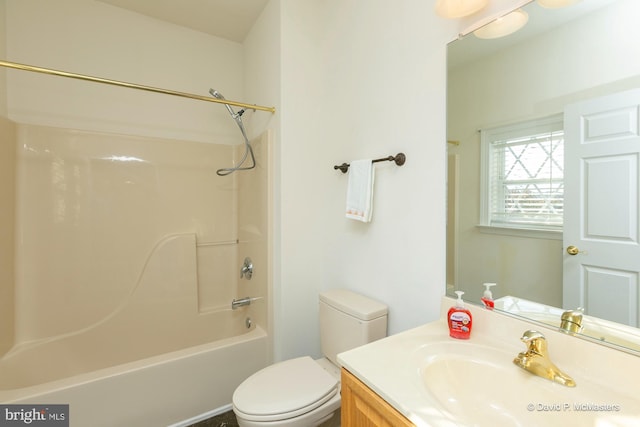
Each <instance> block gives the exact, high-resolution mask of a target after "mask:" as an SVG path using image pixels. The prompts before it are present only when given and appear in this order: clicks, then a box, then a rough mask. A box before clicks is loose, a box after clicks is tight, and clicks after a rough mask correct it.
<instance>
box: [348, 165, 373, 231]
mask: <svg viewBox="0 0 640 427" xmlns="http://www.w3.org/2000/svg"><path fill="white" fill-rule="evenodd" d="M373 178H374V177H373V164H372V163H371V160H370V159H368V160H355V161H352V162H351V164H350V166H349V184H348V186H347V218H351V219H356V220H358V221H362V222H370V221H371V212H372V210H373Z"/></svg>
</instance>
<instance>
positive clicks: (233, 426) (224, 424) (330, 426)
mask: <svg viewBox="0 0 640 427" xmlns="http://www.w3.org/2000/svg"><path fill="white" fill-rule="evenodd" d="M189 427H238V421H236V416H235V414H234V413H233V411H229V412H225V413H224V414H220V415H216V416H215V417H213V418H209V419H208V420H204V421H200V422H198V423H195V424H192V425H190V426H189ZM319 427H340V410H338V411H337V413H336V414H335V415H334V416H333V417H332V418H331V419H330V420H329V421H327V422H325V423H324V424H322V425H321V426H319Z"/></svg>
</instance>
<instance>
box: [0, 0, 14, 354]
mask: <svg viewBox="0 0 640 427" xmlns="http://www.w3.org/2000/svg"><path fill="white" fill-rule="evenodd" d="M4 57H5V5H4V1H0V58H4ZM5 77H6V71H5V70H4V68H0V355H1V354H3V353H4V352H5V351H6V350H7V349H8V348H9V347H10V346H11V345H12V343H13V326H14V318H13V298H14V229H15V227H14V223H15V213H14V209H15V190H14V183H15V158H16V156H15V150H16V148H15V147H16V141H15V137H16V136H15V135H16V134H15V126H14V124H13V123H12V122H10V121H9V120H7V119H6V115H7V114H6V113H7V111H6V108H7V102H6V101H7V100H6V93H7V90H6V89H7V87H6V78H5Z"/></svg>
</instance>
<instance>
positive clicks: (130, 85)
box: [0, 60, 276, 113]
mask: <svg viewBox="0 0 640 427" xmlns="http://www.w3.org/2000/svg"><path fill="white" fill-rule="evenodd" d="M0 66H2V67H7V68H14V69H16V70H24V71H32V72H35V73H42V74H50V75H54V76H60V77H69V78H72V79H78V80H85V81H89V82H95V83H104V84H108V85H114V86H122V87H128V88H131V89H138V90H145V91H147V92H155V93H163V94H165V95H173V96H181V97H183V98H190V99H197V100H199V101H207V102H215V103H217V104H226V105H233V106H234V107H240V108H246V109H250V110H260V111H269V112H271V113H275V112H276V109H275V107H264V106H262V105H254V104H246V103H244V102H236V101H229V100H226V99H224V100H223V99H217V98H214V97H211V96H201V95H194V94H192V93H186V92H178V91H175V90H169V89H161V88H157V87H152V86H144V85H139V84H135V83H127V82H121V81H118V80H110V79H103V78H101V77H92V76H87V75H84V74H76V73H69V72H66V71H59V70H52V69H50V68H42V67H34V66H32V65H26V64H18V63H17V62H9V61H3V60H0Z"/></svg>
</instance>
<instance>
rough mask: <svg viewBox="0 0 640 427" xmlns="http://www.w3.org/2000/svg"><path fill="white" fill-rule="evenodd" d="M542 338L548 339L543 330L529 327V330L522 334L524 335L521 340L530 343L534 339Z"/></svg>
mask: <svg viewBox="0 0 640 427" xmlns="http://www.w3.org/2000/svg"><path fill="white" fill-rule="evenodd" d="M540 338H542V339H543V340H544V339H546V338H545V337H544V335H542V333H541V332H538V331H534V330H533V329H529V330H527V331H524V333H523V334H522V337H521V338H520V341H522V342H523V343H529V342H531V341H533V340H537V339H540Z"/></svg>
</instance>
